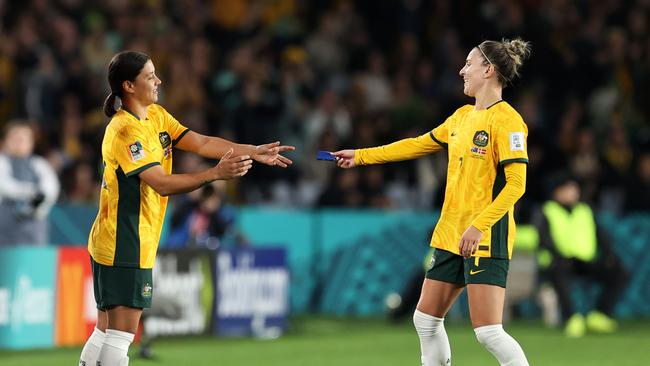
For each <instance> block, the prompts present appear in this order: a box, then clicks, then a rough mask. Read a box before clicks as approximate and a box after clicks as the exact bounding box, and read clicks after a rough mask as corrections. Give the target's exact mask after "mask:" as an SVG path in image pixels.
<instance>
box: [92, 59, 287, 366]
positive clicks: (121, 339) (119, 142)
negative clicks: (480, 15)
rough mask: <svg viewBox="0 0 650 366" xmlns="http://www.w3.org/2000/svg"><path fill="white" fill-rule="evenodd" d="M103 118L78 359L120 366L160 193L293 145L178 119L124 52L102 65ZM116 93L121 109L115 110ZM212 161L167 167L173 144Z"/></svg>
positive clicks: (146, 286)
mask: <svg viewBox="0 0 650 366" xmlns="http://www.w3.org/2000/svg"><path fill="white" fill-rule="evenodd" d="M108 82H109V84H110V87H111V94H110V95H109V96H108V98H106V101H105V102H104V113H105V114H106V115H107V116H108V117H111V121H110V123H109V124H108V126H107V127H106V132H105V134H104V140H103V142H102V158H103V162H104V176H103V180H102V188H101V194H100V199H99V213H98V214H97V218H96V219H95V223H94V224H93V227H92V230H91V232H90V237H89V238H88V251H89V252H90V255H91V262H92V270H93V279H94V288H95V300H96V302H97V309H98V312H97V326H96V328H95V330H94V332H93V334H92V335H91V336H90V338H89V339H88V341H87V343H86V345H85V346H84V348H83V350H82V352H81V359H80V361H79V365H81V366H95V364H97V365H100V364H101V365H102V366H118V365H119V366H125V365H128V363H129V358H128V357H127V352H128V348H129V345H130V344H131V342H132V341H133V337H134V335H135V332H136V330H137V328H138V322H139V320H140V315H141V314H142V309H143V308H146V307H150V306H151V297H152V295H153V291H154V284H153V281H152V278H151V269H152V267H153V264H154V260H155V257H156V250H157V248H158V240H159V238H160V232H161V229H162V224H163V218H164V217H165V209H166V207H167V196H169V195H172V194H176V193H183V192H189V191H192V190H194V189H197V188H199V187H201V186H203V185H204V184H207V183H210V182H212V181H215V180H218V179H223V180H225V179H232V178H236V177H241V176H243V175H245V174H246V173H247V172H248V170H249V169H250V168H251V166H252V161H253V160H255V161H257V162H260V163H263V164H267V165H274V166H280V167H287V166H288V165H289V164H291V163H292V162H291V160H289V159H287V158H286V157H284V156H282V155H280V153H281V152H283V151H288V150H293V147H292V146H280V143H279V142H274V143H270V144H266V145H260V146H253V145H240V144H235V143H233V142H230V141H227V140H224V139H221V138H218V137H209V136H203V135H201V134H198V133H196V132H193V131H190V130H189V129H187V128H185V127H184V126H182V125H181V124H180V123H179V122H178V121H177V120H176V119H175V118H174V117H172V115H170V114H169V113H168V112H167V111H166V110H165V109H163V108H162V107H161V106H159V105H157V104H156V102H157V101H158V87H159V86H160V84H161V81H160V79H158V76H156V73H155V68H154V64H153V62H152V61H151V59H150V57H149V56H148V55H146V54H144V53H141V52H134V51H125V52H121V53H118V54H117V55H115V56H114V57H113V59H112V60H111V62H110V64H109V66H108ZM116 98H119V99H120V101H121V108H120V109H118V110H115V100H116ZM174 147H176V148H179V149H181V150H185V151H190V152H194V153H196V154H199V155H201V156H203V157H206V158H212V159H219V158H220V159H221V160H220V161H219V163H218V164H217V165H216V166H214V167H212V168H210V169H206V170H204V171H201V172H198V173H193V174H172V173H171V171H172V152H173V148H174Z"/></svg>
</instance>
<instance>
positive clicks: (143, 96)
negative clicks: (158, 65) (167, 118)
mask: <svg viewBox="0 0 650 366" xmlns="http://www.w3.org/2000/svg"><path fill="white" fill-rule="evenodd" d="M124 83H125V88H124V89H125V91H126V92H128V93H130V94H131V95H132V96H133V98H134V99H136V100H137V101H138V102H140V104H142V105H144V106H148V105H150V104H153V103H156V102H157V101H158V85H160V84H161V83H162V81H160V79H158V76H156V69H155V68H154V66H153V62H151V60H149V61H147V63H145V64H144V66H143V67H142V70H140V73H139V74H138V76H137V77H136V78H135V81H134V82H130V81H125V82H124Z"/></svg>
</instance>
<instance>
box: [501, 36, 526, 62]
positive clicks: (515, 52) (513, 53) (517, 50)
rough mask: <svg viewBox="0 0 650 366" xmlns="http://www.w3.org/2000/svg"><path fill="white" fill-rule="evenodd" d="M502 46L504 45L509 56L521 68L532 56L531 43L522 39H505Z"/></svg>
mask: <svg viewBox="0 0 650 366" xmlns="http://www.w3.org/2000/svg"><path fill="white" fill-rule="evenodd" d="M501 44H503V46H504V47H505V49H506V52H507V53H508V56H510V57H511V58H512V60H513V61H514V63H515V65H517V66H521V65H522V64H523V63H524V60H525V59H527V58H528V57H529V56H530V51H531V46H530V42H526V41H524V40H523V39H521V38H515V39H513V40H509V39H504V40H502V41H501Z"/></svg>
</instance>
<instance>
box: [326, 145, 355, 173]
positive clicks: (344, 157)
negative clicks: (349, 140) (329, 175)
mask: <svg viewBox="0 0 650 366" xmlns="http://www.w3.org/2000/svg"><path fill="white" fill-rule="evenodd" d="M332 155H334V156H336V165H338V166H339V167H341V168H344V169H349V168H354V167H355V166H357V164H356V163H355V162H354V150H351V149H349V150H339V151H335V152H333V153H332Z"/></svg>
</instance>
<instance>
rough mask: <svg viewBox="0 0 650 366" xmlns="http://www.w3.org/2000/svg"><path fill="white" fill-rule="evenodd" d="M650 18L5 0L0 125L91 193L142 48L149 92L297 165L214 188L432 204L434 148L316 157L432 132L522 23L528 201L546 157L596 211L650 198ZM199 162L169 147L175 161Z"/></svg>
mask: <svg viewBox="0 0 650 366" xmlns="http://www.w3.org/2000/svg"><path fill="white" fill-rule="evenodd" d="M649 22H650V1H648V0H630V1H617V0H598V1H596V0H581V1H567V0H553V1H538V0H524V1H509V0H488V1H481V2H476V1H471V0H456V1H447V0H401V1H398V0H392V1H375V0H358V1H345V0H333V1H326V0H318V1H298V0H213V1H200V0H179V1H163V0H142V1H129V0H111V1H82V0H52V1H48V0H26V1H22V2H9V1H0V121H2V123H3V124H6V123H8V122H9V121H11V120H14V119H22V120H26V121H29V123H31V125H32V126H33V127H34V129H35V131H36V140H37V143H36V152H37V153H39V154H41V155H42V156H44V157H46V159H47V160H48V161H49V163H50V164H51V166H52V167H53V168H54V171H55V172H56V173H57V174H58V176H59V178H60V180H61V194H60V198H59V200H61V201H64V202H87V203H95V202H96V201H97V195H98V192H99V182H100V171H101V166H102V164H101V155H100V153H101V152H100V149H99V146H100V144H101V138H102V136H103V129H104V126H105V125H106V123H107V118H106V117H105V116H104V115H103V113H102V111H101V106H102V102H103V100H104V98H105V97H106V95H107V94H108V93H109V89H108V83H107V81H106V68H107V64H108V62H109V61H110V59H111V57H112V55H113V54H115V53H116V52H118V51H120V50H124V49H136V50H142V51H145V52H147V53H149V54H150V55H151V56H152V59H153V61H154V64H155V66H156V69H157V73H158V75H159V77H160V78H161V79H162V81H163V84H162V87H161V89H162V92H161V100H160V103H161V104H162V105H163V106H164V107H165V108H166V109H167V110H168V111H170V112H171V113H172V114H173V115H174V116H175V117H176V118H177V119H178V120H180V121H181V122H182V123H183V124H185V125H186V126H188V127H189V128H191V129H193V130H195V131H197V132H200V133H204V134H212V135H218V136H221V137H225V138H229V139H234V140H236V141H238V142H246V143H252V144H259V143H266V142H271V141H274V140H276V139H279V140H281V141H282V142H283V143H285V144H292V145H295V146H296V148H297V149H296V152H295V153H292V154H290V158H292V159H293V160H294V162H295V164H294V166H293V167H292V168H290V169H288V170H277V169H266V168H265V167H263V166H259V165H258V166H255V167H254V169H253V170H251V172H250V173H249V176H247V177H246V178H244V179H242V180H240V181H238V182H235V183H232V184H229V185H228V186H226V188H218V189H220V190H223V192H220V193H219V194H218V197H220V198H219V200H220V199H221V197H228V200H230V201H232V202H234V203H245V204H271V205H276V206H289V207H319V206H335V207H374V208H424V209H428V208H434V207H439V205H440V204H441V202H442V201H441V197H442V194H443V187H444V178H445V169H446V161H445V159H446V157H445V156H444V154H437V155H436V156H432V157H430V158H426V159H420V160H417V161H411V162H403V163H397V164H392V165H388V166H374V167H367V168H363V169H353V170H345V171H342V170H336V169H334V165H333V164H330V163H326V162H322V161H316V160H315V154H316V152H317V151H318V150H330V151H331V150H336V149H339V148H355V147H368V146H373V145H378V144H383V143H387V142H391V141H394V140H397V139H400V138H404V137H409V136H415V135H417V134H420V133H424V132H426V131H428V130H431V129H432V128H434V127H436V126H437V125H438V124H440V123H442V122H443V121H444V120H445V118H446V117H447V116H448V115H450V114H451V113H452V112H453V111H454V110H455V109H456V108H458V107H460V106H462V105H464V104H467V103H471V102H472V101H471V99H469V98H467V97H465V96H464V95H463V93H462V82H461V79H460V77H459V76H458V71H459V70H460V68H461V67H462V65H463V64H464V60H465V57H466V55H467V53H468V52H469V51H470V50H471V48H472V47H474V46H476V45H477V44H479V43H480V42H481V41H482V40H484V39H496V40H499V39H501V38H512V37H516V36H520V37H522V38H524V39H525V40H528V41H531V42H532V45H533V55H532V58H531V59H530V60H529V61H528V63H527V64H525V65H524V68H523V70H522V75H523V77H522V79H521V80H520V81H517V82H515V84H514V85H513V86H512V87H509V88H507V89H506V90H505V95H504V98H505V99H506V100H507V101H509V102H510V103H511V104H512V105H513V106H515V108H516V109H517V110H518V111H519V112H520V113H521V114H522V116H523V118H524V120H525V121H526V123H527V124H528V127H529V132H530V133H529V142H528V143H529V146H528V149H529V155H530V165H529V170H528V176H529V178H528V187H527V195H526V196H525V198H524V202H523V204H522V207H523V208H524V210H523V214H522V215H524V216H525V212H526V207H532V206H534V205H536V204H538V203H540V202H543V201H544V200H545V199H546V198H547V195H548V189H547V188H546V186H545V184H544V182H545V177H546V176H548V175H550V174H551V173H552V172H553V171H555V170H558V169H569V170H570V171H571V172H572V173H573V174H574V175H575V176H576V177H577V178H578V179H580V182H581V184H582V186H583V200H584V201H586V202H588V203H590V204H592V205H594V206H595V207H596V208H598V209H606V210H610V211H613V212H616V213H621V214H622V213H628V212H634V211H648V210H650V195H648V194H646V192H648V191H650V123H649V121H650V103H648V101H649V100H650V37H649V36H648V34H649V33H648V29H649V27H650V24H649ZM211 163H213V162H205V161H201V160H199V159H197V158H196V157H194V156H190V155H184V154H180V153H179V154H178V155H176V159H175V164H176V166H175V171H176V172H187V171H194V170H197V169H199V167H200V166H201V165H202V164H211ZM222 193H223V194H222ZM204 194H205V195H212V194H213V193H212V192H204ZM196 197H197V198H194V199H195V200H199V199H200V197H202V195H201V194H197V195H196ZM215 197H216V196H215ZM215 199H216V198H215ZM180 200H182V202H179V206H182V207H186V206H184V205H186V204H187V202H185V201H187V200H190V201H191V200H192V198H187V197H183V198H180ZM195 203H196V202H195ZM191 206H192V205H191V204H190V205H189V206H187V207H186V209H188V210H192V209H191V208H189V207H191ZM205 225H208V224H207V223H204V226H205Z"/></svg>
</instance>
